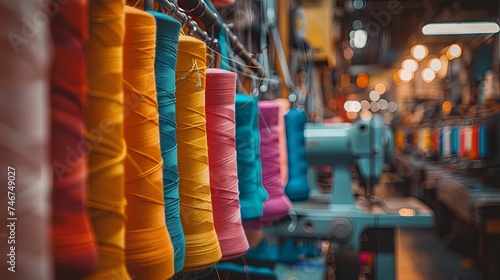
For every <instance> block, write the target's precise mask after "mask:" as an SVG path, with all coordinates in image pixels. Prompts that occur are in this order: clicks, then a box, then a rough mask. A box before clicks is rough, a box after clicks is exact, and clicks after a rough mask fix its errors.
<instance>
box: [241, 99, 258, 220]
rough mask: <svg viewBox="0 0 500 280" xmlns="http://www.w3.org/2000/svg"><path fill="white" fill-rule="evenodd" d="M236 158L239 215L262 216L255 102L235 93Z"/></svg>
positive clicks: (245, 217)
mask: <svg viewBox="0 0 500 280" xmlns="http://www.w3.org/2000/svg"><path fill="white" fill-rule="evenodd" d="M235 107H236V160H237V164H238V181H239V184H238V188H239V192H240V205H241V217H242V219H243V221H247V220H252V219H256V218H259V217H260V216H262V212H263V200H262V198H261V196H259V181H260V178H259V177H258V173H257V171H256V163H255V162H256V161H257V153H256V150H257V147H256V145H257V138H256V137H257V135H256V134H257V133H256V131H255V130H254V120H255V116H256V115H257V106H256V103H254V102H252V97H251V96H248V95H245V94H236V98H235Z"/></svg>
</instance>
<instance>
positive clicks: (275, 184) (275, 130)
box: [256, 101, 292, 226]
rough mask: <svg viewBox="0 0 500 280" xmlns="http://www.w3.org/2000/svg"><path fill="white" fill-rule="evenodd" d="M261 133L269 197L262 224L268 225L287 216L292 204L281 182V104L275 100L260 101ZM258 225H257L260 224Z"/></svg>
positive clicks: (260, 221)
mask: <svg viewBox="0 0 500 280" xmlns="http://www.w3.org/2000/svg"><path fill="white" fill-rule="evenodd" d="M259 111H260V114H259V134H260V139H261V145H260V151H261V155H262V181H263V185H264V188H265V189H266V192H267V193H268V194H269V198H268V199H267V200H266V201H265V202H264V213H263V215H262V217H260V218H259V220H258V223H259V225H260V226H268V225H270V224H271V223H272V222H273V221H275V220H277V219H280V218H282V217H283V216H285V215H286V214H287V213H288V212H289V211H290V209H291V208H292V204H291V202H290V200H289V199H288V197H286V196H285V193H284V192H285V190H284V185H283V184H282V182H281V171H280V155H279V151H280V150H279V127H278V123H279V121H278V119H279V105H278V104H276V103H275V102H273V101H259ZM259 225H256V226H259Z"/></svg>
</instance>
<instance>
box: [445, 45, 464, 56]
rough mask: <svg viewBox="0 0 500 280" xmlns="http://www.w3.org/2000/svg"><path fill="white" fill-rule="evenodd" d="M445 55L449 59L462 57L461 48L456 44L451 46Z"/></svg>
mask: <svg viewBox="0 0 500 280" xmlns="http://www.w3.org/2000/svg"><path fill="white" fill-rule="evenodd" d="M446 54H447V55H448V58H450V59H453V58H458V57H460V55H462V48H461V47H460V46H459V45H457V44H453V45H451V46H450V47H449V48H448V52H447V53H446Z"/></svg>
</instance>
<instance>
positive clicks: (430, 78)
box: [422, 68, 436, 83]
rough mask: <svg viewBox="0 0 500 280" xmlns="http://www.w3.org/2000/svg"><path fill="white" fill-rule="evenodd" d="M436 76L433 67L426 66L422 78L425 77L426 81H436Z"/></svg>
mask: <svg viewBox="0 0 500 280" xmlns="http://www.w3.org/2000/svg"><path fill="white" fill-rule="evenodd" d="M435 78H436V73H434V71H432V69H431V68H425V69H424V70H422V79H424V81H425V82H426V83H430V82H432V81H434V79H435Z"/></svg>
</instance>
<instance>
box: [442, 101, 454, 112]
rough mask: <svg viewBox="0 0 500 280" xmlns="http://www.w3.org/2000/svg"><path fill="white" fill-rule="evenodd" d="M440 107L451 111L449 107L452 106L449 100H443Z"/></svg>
mask: <svg viewBox="0 0 500 280" xmlns="http://www.w3.org/2000/svg"><path fill="white" fill-rule="evenodd" d="M442 107H443V111H445V112H449V111H451V108H453V105H452V104H451V102H450V101H445V102H443V105H442Z"/></svg>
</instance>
